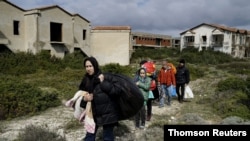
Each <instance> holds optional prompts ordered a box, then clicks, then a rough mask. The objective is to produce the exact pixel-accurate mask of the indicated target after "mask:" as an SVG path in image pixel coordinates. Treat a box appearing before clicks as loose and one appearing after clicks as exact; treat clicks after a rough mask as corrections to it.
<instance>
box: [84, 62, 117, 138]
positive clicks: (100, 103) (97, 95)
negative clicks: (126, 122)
mask: <svg viewBox="0 0 250 141" xmlns="http://www.w3.org/2000/svg"><path fill="white" fill-rule="evenodd" d="M84 67H85V69H86V74H85V75H84V77H83V79H82V82H81V84H80V86H79V89H80V90H83V91H87V92H88V95H86V96H84V100H83V101H82V102H81V107H84V108H85V106H86V103H87V102H88V101H91V103H92V112H93V118H94V121H95V124H96V128H95V133H93V134H92V133H88V132H87V134H86V136H85V138H84V141H95V138H96V132H97V129H98V127H100V126H102V127H103V140H104V141H106V140H108V141H114V133H113V130H114V127H115V126H116V125H117V123H118V120H119V110H118V106H117V103H116V102H117V96H118V94H119V93H120V89H119V87H116V86H115V82H116V80H114V79H115V78H114V77H112V76H109V75H103V74H102V72H101V70H100V69H99V65H98V62H97V60H96V59H95V58H94V57H88V58H86V59H85V60H84Z"/></svg>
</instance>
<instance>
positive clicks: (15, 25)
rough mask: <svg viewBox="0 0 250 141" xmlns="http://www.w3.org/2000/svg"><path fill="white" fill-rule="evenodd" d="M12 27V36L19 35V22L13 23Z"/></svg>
mask: <svg viewBox="0 0 250 141" xmlns="http://www.w3.org/2000/svg"><path fill="white" fill-rule="evenodd" d="M13 27H14V31H13V33H14V35H19V21H14V22H13Z"/></svg>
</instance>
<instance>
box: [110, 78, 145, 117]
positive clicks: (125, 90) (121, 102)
mask: <svg viewBox="0 0 250 141" xmlns="http://www.w3.org/2000/svg"><path fill="white" fill-rule="evenodd" d="M106 74H107V73H106ZM108 75H111V76H113V77H115V79H116V80H118V84H116V85H118V86H117V87H120V89H121V92H120V94H119V97H118V98H117V104H118V108H119V120H125V119H128V118H130V117H133V116H135V115H136V114H137V113H138V112H139V111H140V109H141V108H142V106H143V104H144V97H143V94H142V93H141V91H140V89H139V88H138V86H137V85H136V84H135V82H134V81H133V80H132V78H130V77H128V76H126V75H123V74H114V73H108Z"/></svg>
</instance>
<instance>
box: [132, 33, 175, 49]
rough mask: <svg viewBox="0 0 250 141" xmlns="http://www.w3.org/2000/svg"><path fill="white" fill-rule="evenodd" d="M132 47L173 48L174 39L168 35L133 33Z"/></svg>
mask: <svg viewBox="0 0 250 141" xmlns="http://www.w3.org/2000/svg"><path fill="white" fill-rule="evenodd" d="M131 35H132V45H133V47H134V48H136V47H153V48H162V47H172V37H171V36H168V35H160V34H151V33H143V32H132V33H131Z"/></svg>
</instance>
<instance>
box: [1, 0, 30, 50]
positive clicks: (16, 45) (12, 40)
mask: <svg viewBox="0 0 250 141" xmlns="http://www.w3.org/2000/svg"><path fill="white" fill-rule="evenodd" d="M0 20H1V22H0V31H1V32H2V33H3V34H4V36H5V37H6V39H0V40H1V41H0V43H3V44H5V45H6V46H8V47H9V49H10V50H12V51H13V52H17V51H26V50H25V48H24V42H23V40H24V36H25V32H24V18H23V10H21V9H18V8H16V7H13V6H12V5H10V4H8V3H6V2H4V1H0ZM14 20H15V21H19V35H14V32H13V30H14V27H13V22H14Z"/></svg>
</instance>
